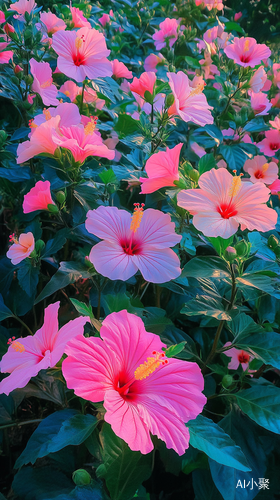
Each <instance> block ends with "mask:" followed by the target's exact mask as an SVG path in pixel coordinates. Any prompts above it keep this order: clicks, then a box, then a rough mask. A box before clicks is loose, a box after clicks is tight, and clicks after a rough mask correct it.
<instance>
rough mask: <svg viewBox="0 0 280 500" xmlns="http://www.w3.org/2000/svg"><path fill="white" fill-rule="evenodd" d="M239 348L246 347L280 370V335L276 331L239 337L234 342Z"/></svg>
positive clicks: (257, 356)
mask: <svg viewBox="0 0 280 500" xmlns="http://www.w3.org/2000/svg"><path fill="white" fill-rule="evenodd" d="M234 347H236V348H237V349H244V350H245V351H247V352H249V353H251V354H252V356H254V357H255V358H258V359H260V360H261V361H262V362H263V363H264V364H266V365H272V366H274V368H277V369H278V370H280V335H279V333H275V332H264V333H260V334H257V335H248V336H246V337H241V338H240V337H239V338H238V340H237V342H235V343H234Z"/></svg>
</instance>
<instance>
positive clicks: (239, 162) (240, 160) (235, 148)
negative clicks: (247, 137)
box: [219, 143, 256, 172]
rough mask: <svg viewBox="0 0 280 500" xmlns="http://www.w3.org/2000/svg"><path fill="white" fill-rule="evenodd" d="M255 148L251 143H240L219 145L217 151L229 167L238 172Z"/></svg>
mask: <svg viewBox="0 0 280 500" xmlns="http://www.w3.org/2000/svg"><path fill="white" fill-rule="evenodd" d="M255 151H256V148H255V146H254V145H253V144H245V143H241V144H238V145H222V146H220V147H219V153H220V154H221V155H223V157H224V159H225V160H226V162H227V164H228V166H229V168H230V169H231V170H237V171H238V172H240V170H241V168H242V167H243V165H244V163H245V161H246V160H249V159H250V158H251V157H252V155H253V154H254V153H255Z"/></svg>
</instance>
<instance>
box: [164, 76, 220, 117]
mask: <svg viewBox="0 0 280 500" xmlns="http://www.w3.org/2000/svg"><path fill="white" fill-rule="evenodd" d="M167 76H168V78H169V85H170V88H171V90H172V93H173V95H174V103H173V104H172V106H171V107H170V108H169V109H168V114H169V116H172V115H179V116H180V118H181V119H182V120H184V121H185V122H193V123H196V124H197V125H201V126H202V127H203V126H204V125H207V124H208V123H213V121H214V119H213V116H212V115H211V112H210V109H213V108H212V107H211V106H209V104H208V102H207V100H206V97H205V95H204V94H203V88H204V84H199V85H198V86H197V87H196V88H192V87H191V85H190V80H189V77H188V76H187V75H185V73H183V71H178V73H167Z"/></svg>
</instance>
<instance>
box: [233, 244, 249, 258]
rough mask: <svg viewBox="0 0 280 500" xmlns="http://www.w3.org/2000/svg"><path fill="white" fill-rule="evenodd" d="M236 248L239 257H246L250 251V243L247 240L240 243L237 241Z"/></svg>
mask: <svg viewBox="0 0 280 500" xmlns="http://www.w3.org/2000/svg"><path fill="white" fill-rule="evenodd" d="M235 250H236V253H237V255H238V257H245V255H246V254H247V252H248V244H247V243H246V241H244V240H241V241H239V242H238V243H236V245H235Z"/></svg>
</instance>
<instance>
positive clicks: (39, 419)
mask: <svg viewBox="0 0 280 500" xmlns="http://www.w3.org/2000/svg"><path fill="white" fill-rule="evenodd" d="M42 420H43V418H36V419H35V420H26V421H25V422H14V423H13V424H7V425H1V426H0V430H3V429H8V428H9V427H16V426H17V427H21V426H22V425H29V424H37V423H39V422H42Z"/></svg>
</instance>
